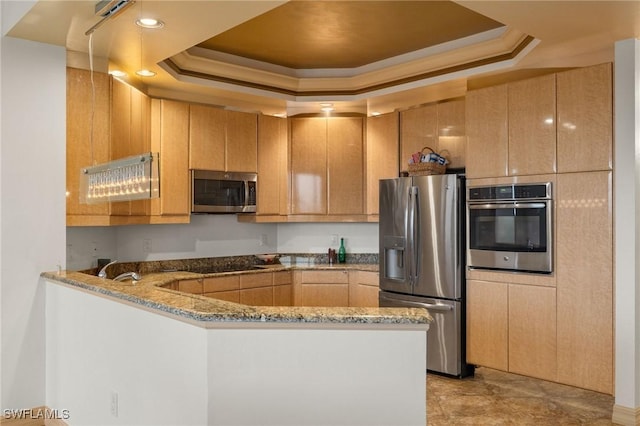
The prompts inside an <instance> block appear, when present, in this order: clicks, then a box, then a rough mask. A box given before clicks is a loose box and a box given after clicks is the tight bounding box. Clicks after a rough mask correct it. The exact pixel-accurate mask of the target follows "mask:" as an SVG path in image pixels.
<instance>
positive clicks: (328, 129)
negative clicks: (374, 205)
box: [290, 117, 364, 215]
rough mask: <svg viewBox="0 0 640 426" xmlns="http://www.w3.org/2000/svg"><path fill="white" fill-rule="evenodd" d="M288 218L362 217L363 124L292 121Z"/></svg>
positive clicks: (345, 120)
mask: <svg viewBox="0 0 640 426" xmlns="http://www.w3.org/2000/svg"><path fill="white" fill-rule="evenodd" d="M290 123H291V148H290V152H291V213H292V214H294V215H295V214H315V215H349V214H363V213H364V191H363V189H364V155H363V119H362V118H361V117H331V118H320V117H311V118H293V119H291V121H290Z"/></svg>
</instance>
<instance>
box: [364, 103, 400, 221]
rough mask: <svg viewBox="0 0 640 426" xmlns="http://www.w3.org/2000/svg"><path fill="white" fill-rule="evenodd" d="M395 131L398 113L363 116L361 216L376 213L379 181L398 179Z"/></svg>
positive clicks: (397, 136)
mask: <svg viewBox="0 0 640 426" xmlns="http://www.w3.org/2000/svg"><path fill="white" fill-rule="evenodd" d="M399 131H400V114H399V113H398V112H392V113H388V114H382V115H378V116H372V117H367V138H366V147H365V150H366V154H365V157H366V196H367V199H366V211H365V213H366V214H368V215H377V214H379V208H380V206H379V199H378V197H379V192H380V190H379V188H380V185H379V180H380V179H391V178H396V177H398V176H399V173H400V171H399V168H398V164H399V158H398V143H399V136H400V134H399Z"/></svg>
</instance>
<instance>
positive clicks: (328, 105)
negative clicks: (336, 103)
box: [320, 102, 333, 112]
mask: <svg viewBox="0 0 640 426" xmlns="http://www.w3.org/2000/svg"><path fill="white" fill-rule="evenodd" d="M320 109H321V110H322V111H324V112H331V111H333V104H332V103H329V102H323V103H321V104H320Z"/></svg>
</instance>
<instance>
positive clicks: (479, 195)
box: [467, 182, 551, 201]
mask: <svg viewBox="0 0 640 426" xmlns="http://www.w3.org/2000/svg"><path fill="white" fill-rule="evenodd" d="M547 198H551V182H545V183H514V184H511V185H492V186H476V187H470V188H468V197H467V200H468V201H484V200H488V201H491V200H522V199H547Z"/></svg>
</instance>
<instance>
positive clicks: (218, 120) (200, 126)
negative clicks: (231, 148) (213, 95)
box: [189, 104, 226, 171]
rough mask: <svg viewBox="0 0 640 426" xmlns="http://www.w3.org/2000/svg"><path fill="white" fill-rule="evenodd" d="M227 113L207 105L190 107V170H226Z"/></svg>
mask: <svg viewBox="0 0 640 426" xmlns="http://www.w3.org/2000/svg"><path fill="white" fill-rule="evenodd" d="M225 120H226V111H225V110H223V109H221V108H215V107H211V106H205V105H194V104H192V105H190V106H189V168H190V169H201V170H220V171H224V170H225V168H224V166H225Z"/></svg>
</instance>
